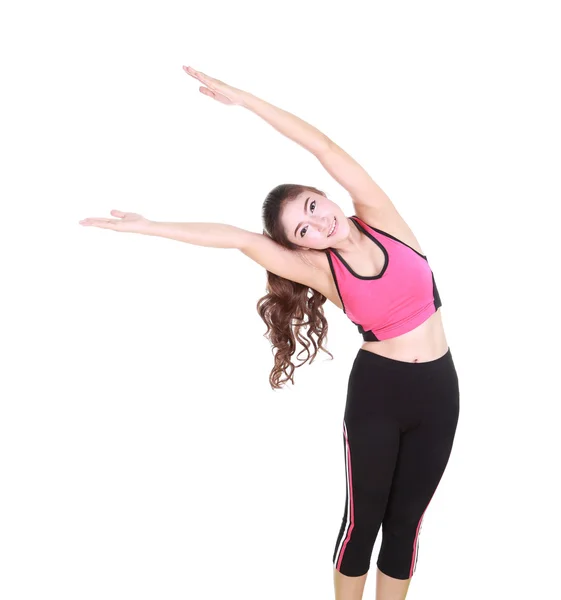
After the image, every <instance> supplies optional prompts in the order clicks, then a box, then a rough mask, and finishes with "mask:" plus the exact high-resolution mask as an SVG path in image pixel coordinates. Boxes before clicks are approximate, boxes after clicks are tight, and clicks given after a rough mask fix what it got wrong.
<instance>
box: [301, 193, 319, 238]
mask: <svg viewBox="0 0 561 600" xmlns="http://www.w3.org/2000/svg"><path fill="white" fill-rule="evenodd" d="M315 204H316V201H315V200H312V202H311V203H310V212H314V211H313V209H312V206H314V207H315ZM306 229H307V227H303V228H302V229H301V230H300V237H301V238H302V237H304V236H303V235H302V232H303V231H304V230H306ZM304 235H305V234H304Z"/></svg>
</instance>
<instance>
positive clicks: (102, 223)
mask: <svg viewBox="0 0 561 600" xmlns="http://www.w3.org/2000/svg"><path fill="white" fill-rule="evenodd" d="M118 222H119V221H118V220H117V219H100V218H93V217H90V218H88V219H83V220H82V221H80V223H79V224H80V225H84V226H85V227H88V226H90V227H101V228H103V229H113V228H114V227H115V226H116V225H117V223H118Z"/></svg>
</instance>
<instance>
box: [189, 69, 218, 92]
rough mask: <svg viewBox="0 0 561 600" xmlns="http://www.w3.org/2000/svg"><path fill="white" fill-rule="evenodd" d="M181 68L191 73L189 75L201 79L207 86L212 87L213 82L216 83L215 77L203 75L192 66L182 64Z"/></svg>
mask: <svg viewBox="0 0 561 600" xmlns="http://www.w3.org/2000/svg"><path fill="white" fill-rule="evenodd" d="M183 68H184V69H185V72H186V73H188V74H189V75H191V77H194V78H195V79H198V80H199V81H201V82H202V83H204V84H205V85H207V86H208V87H212V85H213V84H214V85H216V83H217V80H216V79H213V78H212V77H209V76H208V75H205V74H204V73H201V71H195V69H193V67H185V66H184V67H183Z"/></svg>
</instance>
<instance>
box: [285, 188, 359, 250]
mask: <svg viewBox="0 0 561 600" xmlns="http://www.w3.org/2000/svg"><path fill="white" fill-rule="evenodd" d="M281 218H282V224H283V227H284V230H285V233H286V235H287V237H288V239H289V240H290V241H291V242H292V243H294V244H297V245H298V246H302V247H304V248H310V249H314V250H323V249H325V248H329V247H331V246H332V245H333V244H334V243H335V242H336V240H341V239H345V238H346V237H347V235H348V233H349V231H348V227H349V226H348V222H347V217H345V215H344V214H343V213H342V212H341V209H340V208H339V206H338V205H337V204H335V202H332V201H331V200H329V199H328V198H326V197H325V196H322V195H321V194H317V193H315V192H309V191H305V192H302V193H301V194H300V195H299V196H298V197H297V198H295V199H294V200H292V201H290V202H287V203H286V204H285V206H284V208H283V211H282V217H281ZM333 223H335V230H334V232H333V233H331V229H332V226H333ZM330 233H331V235H330Z"/></svg>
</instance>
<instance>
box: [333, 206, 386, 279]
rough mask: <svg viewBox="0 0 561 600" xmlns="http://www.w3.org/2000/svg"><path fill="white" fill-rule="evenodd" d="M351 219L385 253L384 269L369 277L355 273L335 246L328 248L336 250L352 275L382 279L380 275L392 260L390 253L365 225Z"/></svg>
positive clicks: (361, 277)
mask: <svg viewBox="0 0 561 600" xmlns="http://www.w3.org/2000/svg"><path fill="white" fill-rule="evenodd" d="M351 221H352V222H353V223H354V224H355V226H356V228H357V229H358V230H359V231H362V232H363V233H364V234H365V235H367V236H368V237H369V238H370V239H371V240H372V241H373V242H374V243H375V244H376V245H377V246H378V247H379V248H380V249H381V250H382V252H383V253H384V257H385V262H384V266H383V267H382V270H381V271H380V272H379V273H378V275H371V276H369V277H366V276H364V275H359V274H358V273H355V272H354V271H353V270H352V268H351V266H350V265H349V264H348V263H347V261H346V260H345V259H344V258H343V257H342V256H341V255H340V254H339V252H338V251H337V250H336V249H335V248H328V250H331V251H332V252H334V253H335V254H336V256H337V258H338V259H339V260H340V261H341V262H342V263H343V264H344V265H345V267H346V268H347V270H348V271H349V273H351V275H353V276H354V277H356V278H357V279H380V277H382V275H383V274H384V273H385V272H386V269H387V268H388V264H389V262H390V256H389V254H388V251H387V250H386V249H385V248H384V246H382V244H381V243H380V242H379V241H378V240H377V239H376V238H375V237H374V236H373V235H372V234H371V233H370V232H369V231H367V230H366V229H364V227H363V226H362V225H361V224H360V223H358V222H357V221H355V220H354V218H353V217H351ZM369 227H370V225H369ZM372 229H374V228H372Z"/></svg>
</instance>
